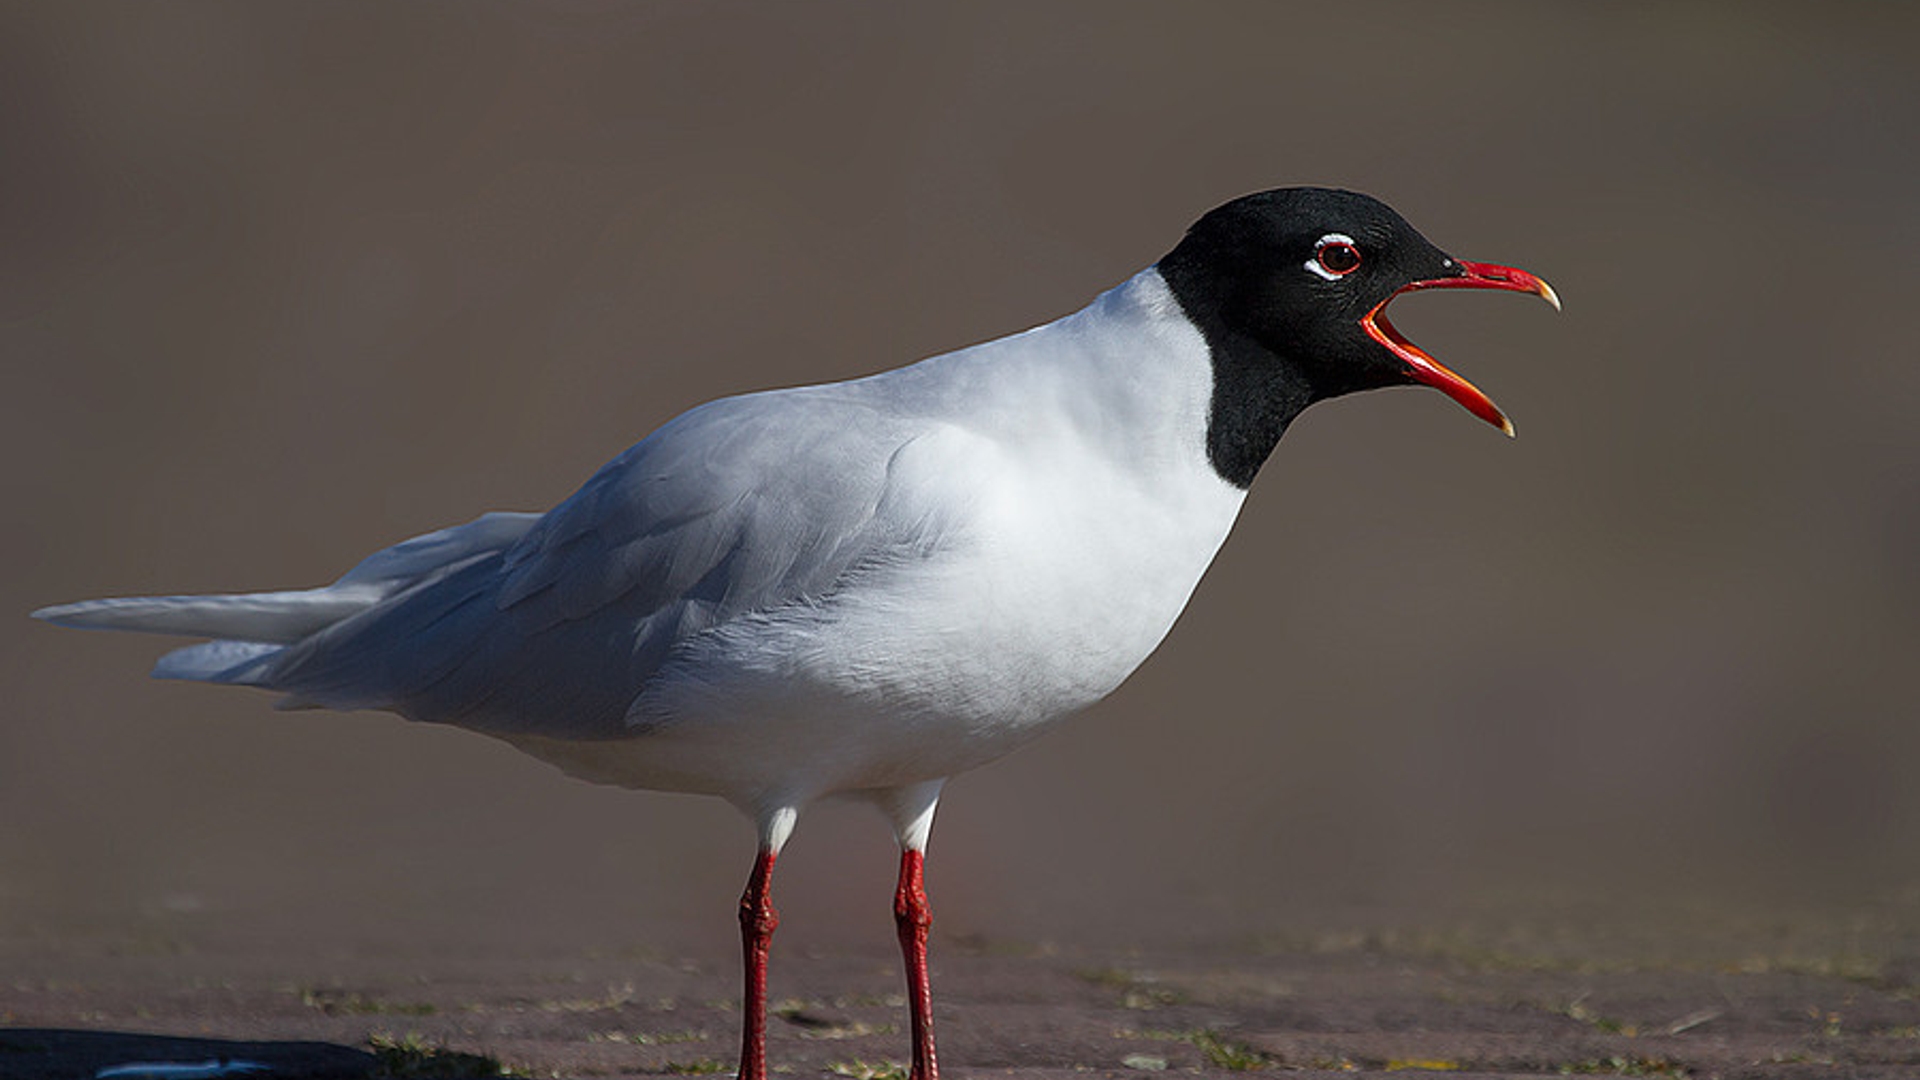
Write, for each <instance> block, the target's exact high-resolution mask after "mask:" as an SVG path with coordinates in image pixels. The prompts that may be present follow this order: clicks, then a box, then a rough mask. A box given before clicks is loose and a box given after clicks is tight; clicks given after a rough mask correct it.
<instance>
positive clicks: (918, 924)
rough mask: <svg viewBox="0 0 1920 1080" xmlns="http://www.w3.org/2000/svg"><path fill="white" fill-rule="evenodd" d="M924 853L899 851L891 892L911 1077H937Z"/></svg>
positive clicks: (934, 1079) (916, 1079)
mask: <svg viewBox="0 0 1920 1080" xmlns="http://www.w3.org/2000/svg"><path fill="white" fill-rule="evenodd" d="M923 861H924V857H923V856H922V855H921V853H920V852H919V851H917V850H915V849H913V848H907V849H905V850H904V851H902V852H901V853H900V887H899V889H898V890H896V891H895V892H894V894H893V921H894V925H895V927H896V928H898V929H899V931H900V952H901V954H902V955H903V956H904V957H905V958H906V964H907V1008H908V1010H909V1012H910V1014H911V1017H912V1021H913V1073H912V1076H911V1080H939V1076H940V1067H939V1065H938V1064H937V1063H936V1062H935V1060H934V1054H933V983H932V981H931V980H930V979H929V978H928V976H927V930H928V929H929V928H930V927H932V926H933V909H932V908H930V907H928V906H927V890H926V888H925V887H924V885H923V884H922V883H921V877H920V870H921V864H922V862H923Z"/></svg>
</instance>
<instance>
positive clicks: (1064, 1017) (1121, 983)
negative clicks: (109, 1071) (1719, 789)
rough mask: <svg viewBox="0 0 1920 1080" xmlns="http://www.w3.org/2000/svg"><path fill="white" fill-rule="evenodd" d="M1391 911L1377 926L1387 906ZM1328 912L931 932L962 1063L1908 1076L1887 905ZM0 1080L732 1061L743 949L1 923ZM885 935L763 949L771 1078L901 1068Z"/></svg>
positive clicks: (962, 1068)
mask: <svg viewBox="0 0 1920 1080" xmlns="http://www.w3.org/2000/svg"><path fill="white" fill-rule="evenodd" d="M1382 925H1385V924H1382ZM1574 926H1575V924H1573V923H1569V922H1565V921H1561V922H1554V921H1552V920H1547V921H1534V922H1530V923H1524V924H1522V923H1509V924H1504V925H1499V926H1494V925H1492V924H1482V925H1479V926H1477V927H1475V926H1459V925H1455V926H1447V927H1432V926H1430V927H1428V928H1423V929H1415V928H1408V927H1407V926H1405V925H1402V926H1399V927H1397V928H1392V929H1373V930H1356V929H1338V930H1337V929H1325V930H1315V931H1311V932H1305V931H1303V932H1302V933H1301V934H1300V935H1298V936H1295V937H1290V938H1286V939H1273V940H1264V941H1257V942H1241V943H1236V944H1234V945H1232V946H1231V947H1229V946H1226V945H1218V944H1216V945H1205V946H1189V947H1181V948H1173V947H1166V948H1158V949H1134V948H1129V949H1104V950H1098V949H1075V948H1065V947H1059V946H1044V945H1030V944H1012V943H996V942H987V941H978V940H954V939H952V938H946V939H941V940H939V941H938V942H937V953H936V958H935V988H936V1005H937V1013H938V1022H939V1025H940V1030H939V1034H940V1051H941V1055H942V1061H943V1062H944V1064H945V1068H946V1071H947V1073H948V1074H949V1075H950V1076H954V1077H966V1076H988V1075H996V1074H1011V1073H1017V1074H1019V1075H1022V1076H1027V1077H1049V1076H1056V1075H1058V1076H1066V1075H1068V1074H1074V1075H1084V1074H1087V1073H1093V1074H1098V1075H1107V1076H1121V1075H1139V1074H1142V1073H1151V1072H1155V1071H1169V1072H1221V1071H1272V1070H1278V1071H1300V1072H1315V1071H1332V1072H1348V1073H1360V1074H1366V1073H1384V1072H1415V1071H1433V1072H1447V1073H1450V1074H1452V1075H1459V1076H1475V1075H1477V1076H1558V1075H1584V1074H1595V1075H1632V1076H1648V1075H1652V1076H1691V1077H1714V1076H1717V1077H1745V1076H1767V1077H1799V1076H1809V1077H1811V1076H1822V1077H1824V1076H1850V1077H1905V1076H1914V1075H1920V937H1916V935H1915V934H1914V933H1913V931H1912V930H1911V926H1912V924H1911V923H1910V922H1908V921H1906V920H1904V918H1895V919H1894V920H1892V921H1873V920H1863V919H1860V918H1857V917H1856V918H1850V919H1838V920H1829V921H1823V922H1805V921H1802V922H1795V921H1792V920H1786V921H1779V920H1774V921H1769V920H1751V921H1734V920H1727V919H1721V918H1719V917H1717V916H1715V915H1714V914H1712V913H1705V914H1703V915H1701V916H1700V917H1697V918H1694V919H1691V920H1688V921H1682V922H1671V923H1669V924H1667V925H1665V926H1663V927H1661V928H1658V929H1657V930H1656V931H1653V932H1648V931H1647V930H1646V928H1645V927H1644V926H1628V925H1624V924H1619V925H1610V924H1608V923H1607V922H1605V921H1604V919H1603V920H1602V921H1600V922H1598V923H1588V924H1584V925H1582V926H1581V927H1580V928H1574ZM0 960H3V961H4V963H5V967H6V970H7V972H8V975H7V978H6V980H5V982H4V984H0V1077H6V1078H13V1077H21V1078H26V1077H47V1078H62V1077H93V1076H95V1075H96V1073H97V1072H98V1071H99V1070H101V1069H104V1068H110V1067H113V1066H121V1065H126V1064H128V1063H133V1062H175V1063H181V1062H185V1063H200V1062H206V1061H209V1060H220V1059H229V1058H233V1059H244V1060H249V1061H255V1062H259V1063H262V1064H265V1065H267V1066H270V1067H271V1068H272V1070H273V1073H272V1075H274V1076H278V1077H293V1076H316V1077H319V1076H326V1077H335V1076H338V1077H361V1076H381V1075H460V1076H465V1075H493V1074H494V1072H495V1071H496V1070H498V1069H500V1068H503V1067H504V1068H505V1069H507V1070H510V1071H511V1074H512V1075H525V1076H543V1077H544V1076H561V1077H584V1076H628V1075H659V1074H681V1075H685V1074H705V1073H714V1074H729V1073H730V1071H731V1067H732V1063H733V1061H734V1054H735V1049H736V1047H735V1038H736V1035H735V1028H736V1023H737V1020H736V1011H735V1004H734V1000H735V994H736V992H737V974H736V972H735V970H734V964H733V961H732V958H731V957H720V956H715V955H705V956H701V957H698V958H692V957H683V956H673V955H665V954H662V953H658V952H655V951H653V950H642V949H627V950H609V951H597V950H591V949H587V950H578V951H574V952H566V953H552V952H547V953H535V952H533V951H531V950H521V951H513V950H512V949H505V948H502V949H499V950H498V951H496V952H495V953H493V954H478V953H474V952H471V951H468V952H465V953H455V952H447V951H433V950H408V949H404V948H402V949H392V948H377V949H375V948H367V949H354V948H343V947H340V946H338V945H337V944H328V945H316V946H314V947H311V948H307V949H305V950H302V949H301V948H298V947H289V945H288V943H287V942H285V941H284V940H279V941H275V940H263V939H254V940H247V939H245V938H244V937H241V936H237V935H236V936H234V937H231V938H228V939H225V940H213V941H202V942H197V943H194V944H184V943H182V942H181V941H179V940H174V939H166V938H144V939H143V938H140V937H129V936H125V935H121V936H114V935H107V936H104V937H99V938H95V939H92V940H89V941H85V942H79V941H76V940H74V939H72V938H61V939H57V940H56V939H51V938H45V937H38V938H36V937H32V936H25V937H19V938H15V939H13V940H10V941H7V942H5V943H4V944H3V945H0ZM895 962H896V961H895V958H894V957H893V956H892V955H891V954H890V953H889V952H885V951H881V950H879V949H875V950H873V951H871V952H858V951H855V952H848V951H837V952H836V951H829V950H820V949H809V948H806V947H805V946H802V947H801V948H799V949H792V948H790V949H788V950H786V951H784V952H782V951H781V950H779V949H778V948H776V953H775V968H774V973H773V976H774V977H773V992H774V995H775V997H776V1001H777V1011H778V1015H777V1017H776V1018H775V1019H773V1020H772V1022H771V1030H770V1033H769V1039H770V1044H771V1055H772V1057H773V1060H774V1062H775V1063H776V1068H777V1070H778V1071H779V1072H780V1073H782V1074H785V1075H792V1076H807V1075H841V1076H849V1077H854V1078H856V1080H875V1078H884V1077H888V1076H890V1075H893V1073H894V1072H895V1071H897V1070H898V1064H897V1063H898V1062H900V1061H901V1060H902V1059H903V1058H904V1056H905V1048H906V1047H905V1043H906V1036H905V1033H904V1031H903V1028H902V1022H903V1016H902V1000H901V994H900V988H899V976H898V973H897V971H896V968H895Z"/></svg>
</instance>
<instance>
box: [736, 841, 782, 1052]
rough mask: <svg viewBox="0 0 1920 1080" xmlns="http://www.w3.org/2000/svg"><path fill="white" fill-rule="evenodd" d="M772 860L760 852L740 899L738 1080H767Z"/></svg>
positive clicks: (775, 921) (774, 919) (775, 918)
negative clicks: (742, 969)
mask: <svg viewBox="0 0 1920 1080" xmlns="http://www.w3.org/2000/svg"><path fill="white" fill-rule="evenodd" d="M773 859H774V853H773V851H772V850H771V849H769V848H761V849H760V857H759V858H758V859H756V860H755V861H754V864H753V876H752V877H750V878H748V879H747V891H746V892H745V893H742V894H741V896H740V951H741V954H742V955H743V956H744V958H745V960H746V965H747V986H746V992H745V993H744V994H743V995H742V996H741V1002H740V1077H739V1080H767V950H768V949H769V948H770V947H772V945H773V930H774V927H777V926H779V925H780V916H779V914H778V913H776V912H775V911H774V910H773V890H772V878H773Z"/></svg>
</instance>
